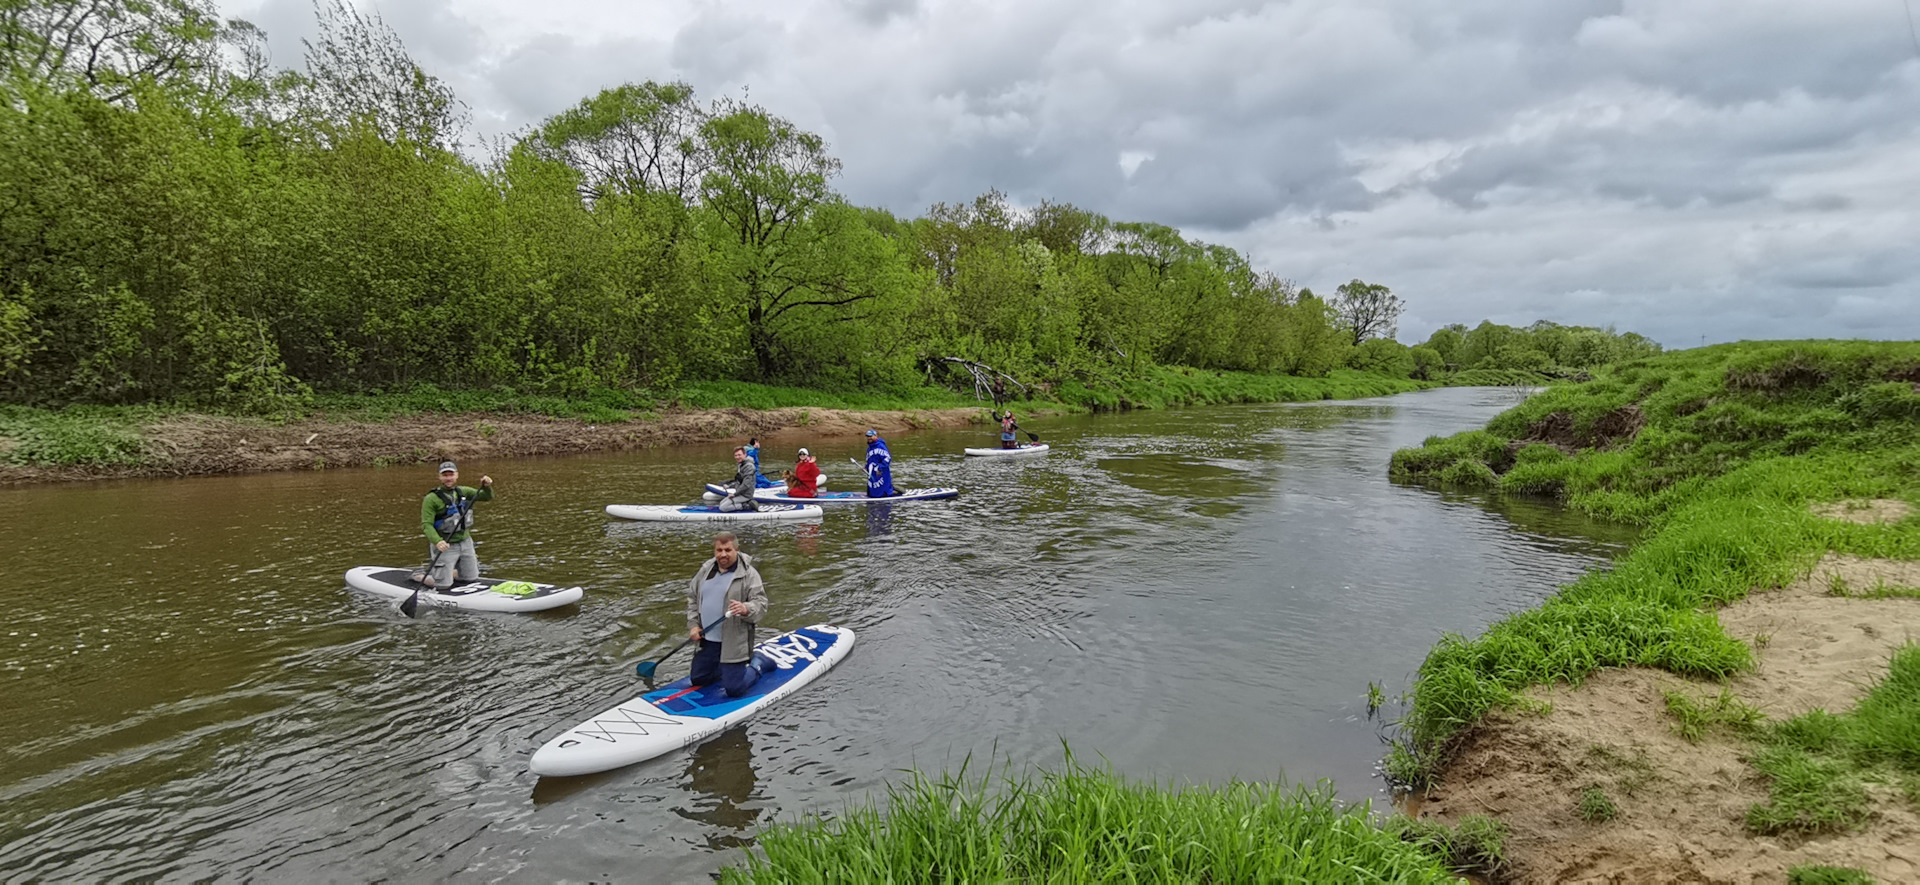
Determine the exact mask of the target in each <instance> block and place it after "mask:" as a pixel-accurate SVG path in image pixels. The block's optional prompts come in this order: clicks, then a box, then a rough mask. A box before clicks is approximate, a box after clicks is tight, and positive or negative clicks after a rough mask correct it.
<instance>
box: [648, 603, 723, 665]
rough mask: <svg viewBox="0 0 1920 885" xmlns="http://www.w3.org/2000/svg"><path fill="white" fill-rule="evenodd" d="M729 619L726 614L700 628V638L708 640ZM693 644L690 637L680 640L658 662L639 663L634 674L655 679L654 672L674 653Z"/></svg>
mask: <svg viewBox="0 0 1920 885" xmlns="http://www.w3.org/2000/svg"><path fill="white" fill-rule="evenodd" d="M728 617H729V616H728V615H724V614H723V615H721V616H720V620H718V621H714V622H713V623H711V624H708V625H706V626H705V627H701V628H700V638H701V639H706V638H707V634H708V633H710V632H712V631H713V630H716V629H718V628H719V627H720V625H721V624H724V623H726V620H727V618H728ZM691 642H693V637H691V636H689V637H687V638H685V639H682V640H680V644H679V645H676V646H674V647H673V648H671V649H669V650H668V651H667V653H666V654H663V655H661V656H660V660H657V661H641V662H640V663H638V664H635V665H634V667H633V672H635V673H637V674H639V675H640V678H641V679H652V678H653V671H654V670H656V669H658V668H659V666H660V665H661V664H662V663H665V662H666V660H667V659H668V658H670V657H673V655H674V653H675V652H678V651H679V650H681V649H683V648H686V647H687V645H688V644H689V643H691Z"/></svg>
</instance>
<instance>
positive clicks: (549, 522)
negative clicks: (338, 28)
mask: <svg viewBox="0 0 1920 885" xmlns="http://www.w3.org/2000/svg"><path fill="white" fill-rule="evenodd" d="M1515 402H1517V396H1516V394H1515V393H1514V392H1512V391H1506V390H1489V389H1450V390H1434V391H1426V392H1423V393H1418V394H1409V395H1405V396H1400V397H1394V398H1390V399H1382V400H1369V401H1366V402H1359V403H1314V404H1299V405H1274V406H1248V407H1232V408H1208V409H1185V410H1173V411H1166V412H1137V413H1132V414H1128V415H1120V416H1100V417H1063V418H1050V419H1038V418H1036V419H1029V421H1028V422H1027V423H1030V424H1032V425H1034V426H1033V427H1032V428H1031V429H1032V430H1034V431H1036V432H1038V433H1040V434H1041V435H1042V436H1043V437H1044V438H1045V439H1046V440H1047V441H1048V442H1049V443H1050V444H1051V445H1053V447H1054V448H1053V450H1052V451H1050V452H1048V453H1046V454H1044V455H1036V456H1034V457H1031V458H1022V459H991V458H966V457H963V456H962V455H961V449H962V448H964V447H966V446H971V445H983V444H984V445H991V444H992V437H993V432H992V431H991V430H990V429H986V428H982V429H980V430H973V431H967V430H963V431H930V432H925V433H909V434H900V435H898V436H897V437H895V438H894V439H892V440H891V442H892V444H893V449H894V455H895V470H894V473H895V483H896V484H897V485H899V486H901V487H903V488H915V487H922V486H936V485H951V486H957V487H960V488H961V489H962V494H961V496H960V497H959V498H957V499H954V500H950V501H936V502H905V503H901V502H895V503H887V504H878V505H873V506H849V507H842V508H837V509H832V510H829V511H827V513H826V514H825V516H824V517H823V518H822V519H821V521H820V522H818V523H800V524H775V525H743V526H740V527H738V528H736V529H734V531H735V532H736V533H737V534H738V535H739V536H740V537H741V541H742V549H744V550H746V551H747V552H748V553H750V554H752V556H753V557H754V561H755V563H756V565H757V566H758V567H759V569H760V571H761V573H762V575H763V576H764V577H765V579H766V582H767V593H768V596H769V599H770V601H771V604H772V608H771V610H770V612H769V615H768V618H767V621H766V622H765V626H766V627H767V628H768V629H769V630H774V629H778V628H785V627H795V626H803V625H806V624H813V623H834V624H839V625H842V626H845V627H849V628H851V629H852V630H854V631H855V632H856V633H857V634H858V636H859V639H858V644H857V645H856V646H855V648H854V650H853V653H852V654H851V655H850V656H849V657H848V658H847V660H846V661H845V662H844V663H842V664H841V665H840V666H839V667H838V668H836V669H835V671H834V672H832V673H829V674H827V675H826V676H825V677H823V678H822V679H820V680H819V681H818V682H816V683H814V684H813V685H810V686H808V687H807V688H806V689H805V690H804V691H801V692H798V693H796V694H794V695H792V696H791V697H789V698H787V699H785V700H783V701H781V702H780V703H779V704H777V705H775V706H774V707H772V708H770V709H768V710H767V711H766V712H764V713H763V714H762V715H760V716H759V717H757V718H755V719H754V720H752V721H750V722H748V723H747V724H746V725H744V726H742V727H739V728H736V729H733V730H731V731H729V732H727V733H725V734H724V735H722V736H720V737H719V738H717V739H715V740H714V741H710V742H708V743H706V744H704V745H702V746H700V747H698V748H695V749H692V750H687V751H681V752H677V753H670V754H667V755H666V756H663V757H661V758H659V759H655V760H652V761H650V762H647V763H642V764H639V765H635V766H630V767H628V768H624V769H620V770H617V771H613V772H607V773H605V774H600V775H592V776H587V777H579V778H548V779H537V778H534V777H533V776H532V775H531V774H530V773H528V771H527V759H528V756H529V755H530V754H531V752H532V750H533V749H534V748H535V747H537V746H539V745H540V743H542V742H543V741H544V740H545V739H547V738H549V737H552V736H553V735H555V734H558V733H559V732H560V731H561V730H562V729H564V728H565V727H567V726H569V725H571V724H573V723H575V722H578V721H579V720H580V719H582V718H584V717H586V716H589V715H592V714H593V713H596V712H598V711H600V710H603V709H606V708H607V707H608V706H609V705H611V704H613V703H616V702H618V701H620V700H624V699H626V698H630V697H633V696H634V695H635V694H636V693H637V692H638V691H639V690H640V689H641V684H640V683H639V681H638V680H636V678H635V676H634V669H633V667H634V664H635V663H636V662H638V661H641V660H648V659H655V658H657V656H659V655H661V654H663V653H664V652H665V651H666V650H667V649H668V648H670V647H671V646H672V645H673V644H674V643H676V642H678V641H679V640H680V639H681V638H682V637H684V636H685V631H686V596H685V592H686V581H687V579H688V577H689V576H690V575H692V573H693V570H694V569H695V567H697V566H698V564H699V563H700V562H701V561H702V560H704V559H705V558H706V557H707V556H708V555H710V553H711V548H710V539H711V537H712V534H713V527H712V526H703V525H699V524H680V525H649V524H644V523H632V522H624V521H619V520H612V519H609V518H608V517H607V516H606V515H605V513H604V512H603V508H604V507H605V506H606V505H607V504H613V503H636V504H640V503H667V502H679V501H686V500H690V499H691V498H692V497H693V496H694V495H697V494H698V492H699V489H700V486H701V483H703V482H705V481H708V480H710V479H712V478H713V477H714V476H715V475H716V474H720V473H724V472H727V471H729V470H730V469H731V468H730V466H729V465H730V464H731V458H730V456H729V452H730V450H731V447H732V445H733V444H734V443H735V442H737V441H733V440H726V441H717V442H715V443H713V444H711V445H704V446H688V447H681V448H675V449H662V450H651V451H643V452H631V453H622V454H609V455H593V456H581V457H571V458H532V459H520V460H500V461H495V462H493V463H474V464H463V465H462V466H463V467H464V468H466V469H468V470H479V471H484V472H487V473H490V474H491V475H493V476H494V477H495V479H496V481H497V490H498V492H499V497H498V498H497V499H496V500H495V501H492V502H487V503H486V504H483V505H481V506H482V509H481V511H480V512H481V520H480V522H479V527H478V531H477V535H476V536H477V537H478V539H479V545H480V546H479V555H480V558H481V560H482V562H483V563H484V565H485V568H486V572H487V573H488V574H491V575H495V576H500V577H514V578H529V579H533V580H540V581H547V582H552V583H561V584H581V585H583V586H585V587H586V588H587V595H586V598H585V599H584V600H583V601H582V602H581V603H580V604H579V605H578V606H575V607H569V608H567V609H562V610H559V611H554V612H548V613H543V614H539V615H533V616H526V615H517V616H516V615H488V614H484V613H474V612H460V611H441V610H432V609H428V608H425V607H423V608H422V610H421V617H420V618H419V619H418V620H408V619H407V618H405V617H404V616H402V615H401V614H400V613H399V612H398V610H397V606H398V601H396V600H390V599H385V598H379V599H376V598H373V597H370V596H366V595H363V594H360V593H358V592H356V591H352V590H349V589H346V588H344V587H342V586H341V575H342V574H343V572H344V571H345V570H346V569H348V568H350V567H352V566H355V565H362V564H367V565H373V564H382V563H386V564H413V563H414V562H415V561H416V559H417V557H418V556H419V555H420V546H421V545H420V538H419V524H418V513H419V502H420V498H421V495H422V494H424V493H425V492H426V490H427V488H429V487H430V486H431V485H432V484H433V479H434V477H433V475H432V473H431V471H430V469H422V470H414V469H400V468H395V469H387V470H377V469H369V470H329V471H324V472H303V473H298V474H293V473H289V474H264V475H254V476H239V477H218V478H210V479H197V480H180V481H133V482H116V483H98V484H90V485H84V486H59V487H52V486H49V487H28V488H16V489H0V549H4V550H6V551H8V553H9V568H10V571H9V586H10V588H11V589H13V590H14V591H15V592H16V594H18V595H19V598H21V599H26V600H31V602H30V603H29V604H25V605H21V606H18V607H16V609H15V610H14V612H13V613H12V614H11V615H10V618H9V623H8V625H7V626H6V627H5V628H0V634H4V635H0V640H4V643H0V870H6V871H7V875H8V876H11V877H14V878H19V879H25V880H113V879H217V878H224V877H233V876H236V875H250V876H257V877H260V878H277V879H289V880H343V879H351V880H376V879H408V880H419V879H428V880H437V879H448V878H461V879H488V880H492V879H516V878H529V879H539V880H603V881H604V880H636V879H638V880H647V881H690V880H697V879H701V878H703V877H706V876H708V875H710V874H711V873H712V872H713V871H714V869H715V868H717V867H719V866H721V865H724V864H729V863H732V862H734V860H735V859H736V858H737V854H736V849H737V847H738V846H741V845H745V844H747V843H748V841H749V840H750V839H751V838H752V831H753V829H754V828H756V827H758V826H762V825H765V824H766V823H768V822H769V821H773V820H776V819H781V818H783V817H786V816H790V815H797V814H801V813H805V812H809V811H820V810H826V811H833V810H837V809H839V808H842V807H844V803H846V802H848V801H851V800H857V799H859V798H860V797H862V796H865V795H867V794H869V793H870V792H871V791H875V790H879V789H881V788H883V787H884V785H885V784H886V783H887V782H888V781H889V780H891V779H895V778H897V777H899V776H900V772H901V771H902V770H903V769H907V768H912V767H915V766H916V765H917V766H922V767H932V768H938V767H939V766H941V765H942V764H948V763H951V761H952V760H958V759H965V758H968V757H969V756H976V757H979V758H989V757H991V758H996V759H1005V760H1007V761H1009V762H1012V763H1018V764H1021V765H1025V764H1039V765H1047V764H1053V763H1056V762H1058V760H1059V758H1060V755H1061V746H1062V743H1063V742H1064V743H1065V744H1066V745H1067V746H1070V747H1072V749H1073V751H1074V752H1075V753H1076V754H1079V755H1081V756H1083V757H1084V758H1092V757H1094V756H1095V755H1099V756H1102V757H1104V758H1105V759H1106V760H1107V761H1109V762H1110V763H1111V764H1112V765H1113V766H1114V768H1115V770H1116V771H1119V772H1121V773H1123V774H1125V775H1127V776H1130V777H1137V778H1141V779H1157V780H1159V781H1160V782H1162V783H1170V782H1215V783H1218V782H1224V781H1226V780H1228V779H1232V778H1239V779H1242V780H1253V779H1269V778H1272V777H1273V776H1274V774H1275V772H1277V771H1285V772H1287V773H1288V774H1289V775H1290V776H1292V777H1294V778H1297V779H1302V780H1315V779H1319V778H1330V779H1332V780H1333V782H1334V783H1335V784H1336V785H1337V786H1338V788H1339V790H1340V791H1341V794H1342V795H1343V796H1345V797H1347V798H1350V799H1361V798H1369V797H1372V796H1375V795H1378V794H1379V791H1380V787H1381V784H1380V782H1379V781H1378V780H1377V779H1376V778H1375V776H1374V775H1375V772H1374V769H1375V766H1376V765H1377V764H1378V762H1379V759H1380V754H1381V749H1380V746H1379V744H1378V742H1377V740H1376V739H1375V728H1376V727H1377V725H1376V723H1377V720H1370V719H1369V718H1368V716H1367V704H1368V699H1367V694H1368V683H1369V682H1373V683H1376V684H1378V685H1379V686H1381V688H1382V690H1383V691H1384V692H1385V693H1386V694H1387V695H1389V696H1391V695H1394V694H1397V693H1399V692H1400V691H1401V690H1403V689H1404V687H1405V684H1406V682H1407V680H1408V678H1409V677H1410V675H1411V674H1412V672H1413V671H1414V670H1415V668H1417V667H1418V666H1419V663H1420V661H1421V659H1422V658H1423V657H1424V656H1425V654H1426V652H1427V650H1428V649H1429V648H1431V647H1432V645H1433V643H1434V642H1435V641H1436V640H1437V639H1438V638H1439V637H1440V636H1441V635H1442V634H1443V633H1447V632H1454V633H1462V634H1467V635H1471V634H1475V633H1477V632H1479V631H1480V630H1482V629H1484V628H1485V627H1486V625H1487V624H1489V623H1492V622H1493V621H1494V620H1497V619H1498V618H1500V617H1501V616H1503V615H1505V614H1507V613H1510V612H1513V611H1517V610H1521V609H1524V608H1527V607H1530V606H1533V605H1536V604H1538V602H1539V601H1540V600H1541V599H1543V598H1545V596H1546V595H1548V594H1550V593H1551V592H1553V590H1554V588H1555V587H1556V586H1557V585H1559V584H1561V583H1563V582H1565V581H1568V580H1571V579H1573V578H1575V577H1577V576H1578V575H1579V574H1581V573H1582V572H1584V571H1586V570H1587V569H1590V568H1592V567H1594V566H1596V565H1599V564H1603V563H1604V562H1605V561H1606V560H1607V559H1608V558H1609V557H1611V556H1613V555H1616V554H1617V553H1618V552H1619V551H1620V550H1622V549H1624V547H1625V545H1626V544H1628V543H1630V542H1631V540H1632V538H1633V533H1632V531H1631V530H1623V529H1620V528H1619V527H1615V526H1608V525H1605V524H1602V523H1596V522H1594V521H1592V520H1586V519H1582V518H1580V517H1577V516H1574V515H1571V514H1568V513H1566V512H1564V511H1563V510H1561V509H1560V508H1558V507H1557V506H1554V505H1553V504H1552V503H1551V502H1542V501H1534V500H1527V499H1516V498H1478V497H1474V496H1468V495H1457V494H1451V493H1446V494H1442V493H1435V492H1431V491H1428V490H1425V489H1417V488H1410V487H1405V486H1397V485H1394V484H1393V483H1391V482H1388V481H1387V479H1386V476H1385V474H1386V464H1387V459H1388V458H1389V456H1390V455H1391V454H1392V452H1393V450H1394V449H1395V448H1398V447H1401V446H1408V445H1417V444H1418V443H1419V442H1420V441H1421V440H1422V439H1424V438H1425V437H1427V436H1429V435H1434V434H1446V433H1453V432H1457V431H1460V430H1465V429H1469V428H1472V427H1478V426H1481V425H1483V424H1485V422H1486V421H1487V420H1488V419H1489V418H1491V417H1492V416H1493V415H1495V414H1498V413H1499V412H1500V411H1501V410H1503V409H1505V408H1507V407H1510V406H1511V405H1513V404H1514V403H1515ZM800 444H805V445H808V446H809V447H810V448H811V449H812V451H813V452H814V453H815V454H816V455H817V456H819V458H820V461H821V463H822V464H835V463H840V464H844V459H845V458H846V457H848V456H854V455H858V454H859V453H860V452H861V451H862V449H863V448H864V446H863V443H862V440H861V439H860V438H859V437H858V436H857V435H854V434H849V435H847V436H846V437H844V438H835V437H820V438H817V439H816V438H812V437H809V438H807V439H805V440H802V441H794V442H790V443H787V444H786V447H785V448H784V449H781V450H776V448H774V447H769V449H768V450H767V451H766V453H765V454H764V455H763V458H764V459H765V461H766V466H767V467H768V468H771V469H772V470H778V469H780V468H782V467H784V466H786V464H785V463H784V459H783V455H782V454H781V451H784V452H786V453H789V454H790V453H791V452H792V446H796V445H800ZM469 460H476V459H469ZM837 472H838V473H840V474H842V475H841V476H837V477H834V480H835V481H836V482H843V483H844V484H845V485H846V487H851V486H852V482H853V480H854V477H855V476H856V474H855V473H854V472H853V471H852V470H851V468H850V467H849V466H843V467H840V468H838V471H837ZM74 575H90V576H95V578H94V579H93V580H88V581H80V582H76V581H75V580H73V576H74ZM685 667H686V658H685V656H684V652H682V653H681V654H680V655H677V656H676V657H675V658H673V659H670V660H669V661H668V662H667V663H666V664H664V665H663V666H662V667H661V669H660V672H659V675H658V678H659V679H660V680H670V679H672V678H677V677H678V676H679V675H683V674H684V672H685Z"/></svg>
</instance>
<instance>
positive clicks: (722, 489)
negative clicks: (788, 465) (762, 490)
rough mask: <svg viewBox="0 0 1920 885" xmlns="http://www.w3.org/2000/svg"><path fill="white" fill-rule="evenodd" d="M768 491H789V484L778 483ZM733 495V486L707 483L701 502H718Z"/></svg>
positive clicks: (701, 495)
mask: <svg viewBox="0 0 1920 885" xmlns="http://www.w3.org/2000/svg"><path fill="white" fill-rule="evenodd" d="M766 490H767V491H769V492H772V491H781V492H784V491H786V490H787V484H786V483H784V482H776V483H774V484H773V485H770V486H767V489H766ZM732 493H733V489H732V487H731V486H723V485H721V484H719V483H717V482H710V483H707V490H706V491H704V492H701V493H700V500H702V501H718V500H720V499H721V498H725V497H727V496H728V495H730V494H732Z"/></svg>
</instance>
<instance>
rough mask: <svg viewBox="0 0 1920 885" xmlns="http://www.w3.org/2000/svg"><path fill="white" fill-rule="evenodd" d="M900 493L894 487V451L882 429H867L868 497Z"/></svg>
mask: <svg viewBox="0 0 1920 885" xmlns="http://www.w3.org/2000/svg"><path fill="white" fill-rule="evenodd" d="M898 494H900V493H899V492H897V491H894V488H893V451H892V450H891V449H888V448H887V441H886V440H884V439H881V438H880V431H878V430H872V429H869V430H868V431H867V497H869V498H891V497H893V496H895V495H898Z"/></svg>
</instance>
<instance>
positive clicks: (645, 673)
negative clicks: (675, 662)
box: [633, 661, 660, 679]
mask: <svg viewBox="0 0 1920 885" xmlns="http://www.w3.org/2000/svg"><path fill="white" fill-rule="evenodd" d="M659 666H660V662H659V661H641V662H640V663H639V664H638V665H636V666H635V667H634V668H633V672H634V673H635V675H638V676H639V677H640V678H641V679H652V678H653V671H654V669H655V668H657V667H659Z"/></svg>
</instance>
